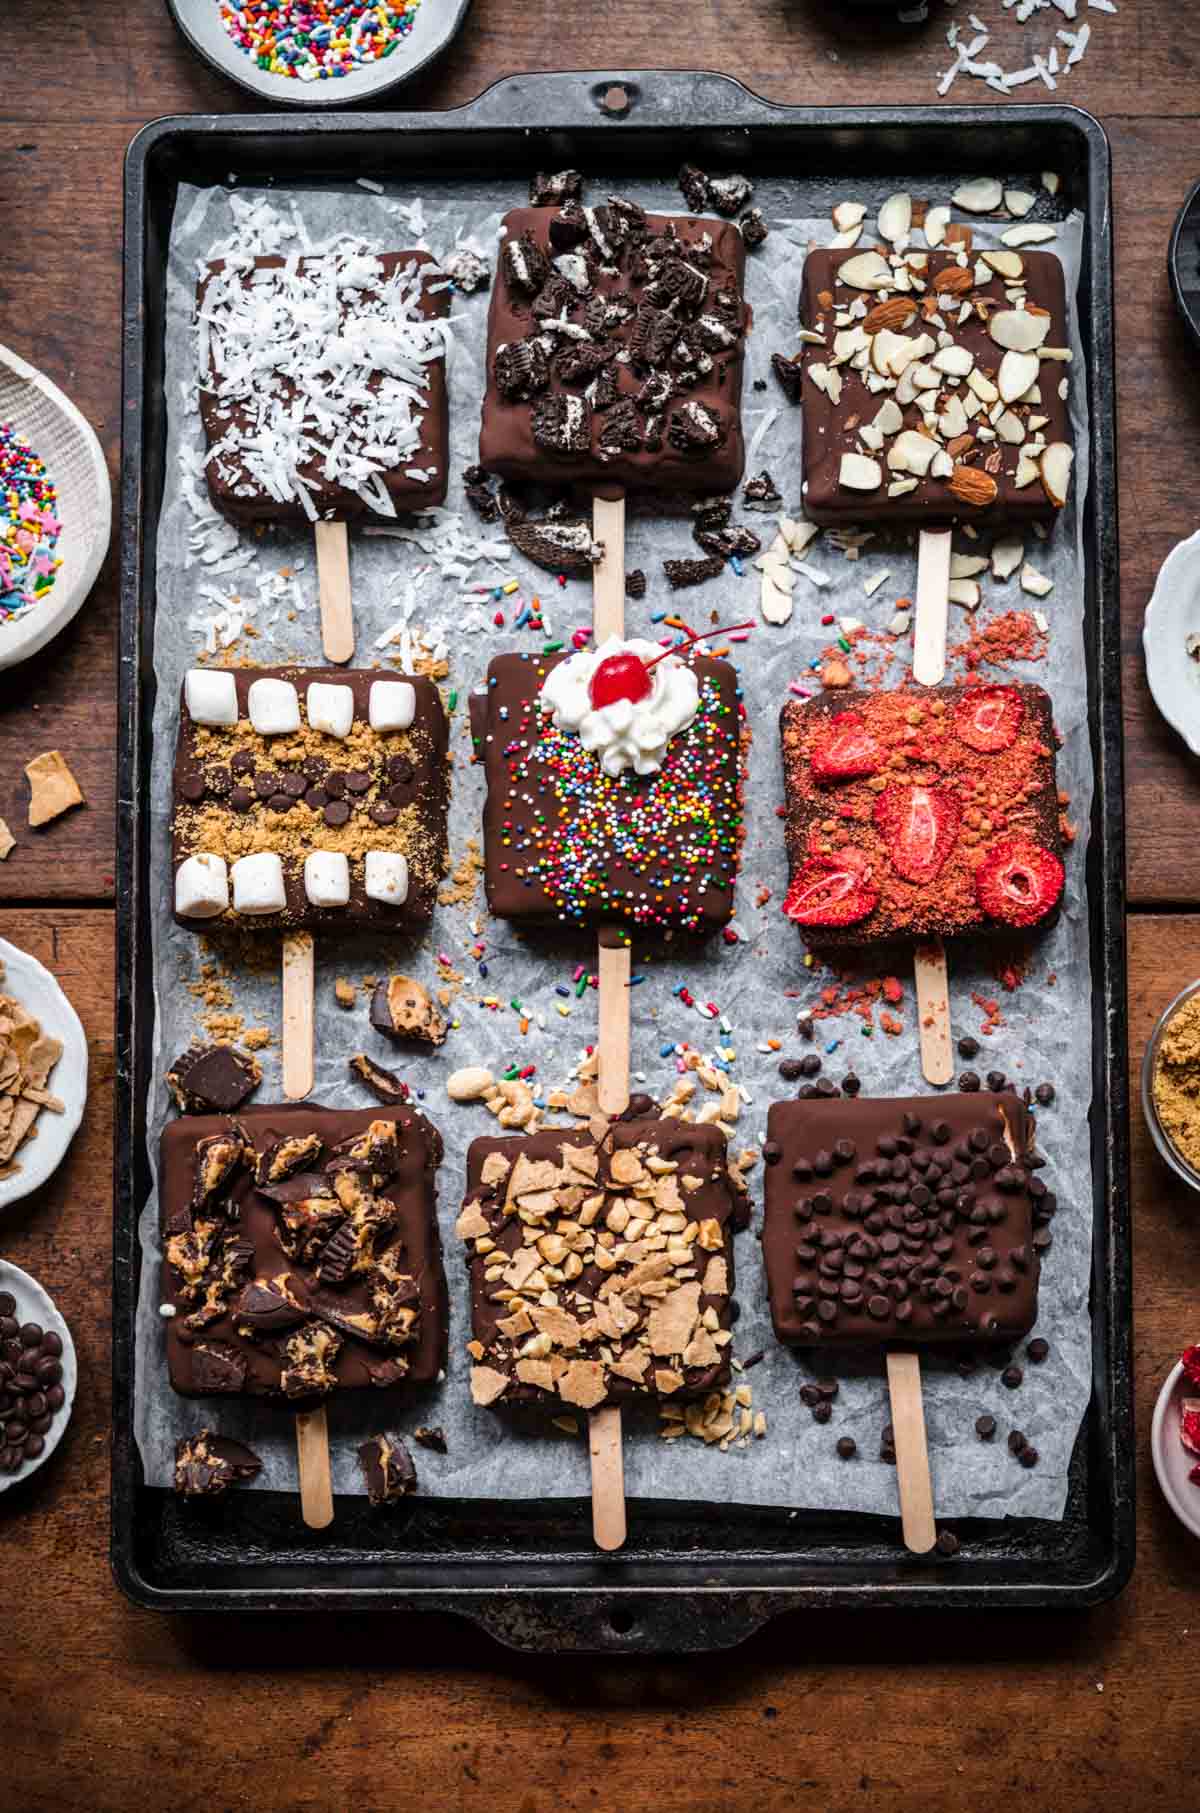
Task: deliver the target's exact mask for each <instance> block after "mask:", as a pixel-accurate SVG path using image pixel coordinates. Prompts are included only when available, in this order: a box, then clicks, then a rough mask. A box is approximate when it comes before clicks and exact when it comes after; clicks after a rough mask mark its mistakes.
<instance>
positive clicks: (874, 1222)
mask: <svg viewBox="0 0 1200 1813" xmlns="http://www.w3.org/2000/svg"><path fill="white" fill-rule="evenodd" d="M1032 1137H1033V1121H1032V1117H1031V1116H1030V1114H1029V1111H1028V1110H1027V1109H1026V1108H1025V1106H1024V1105H1023V1103H1022V1102H1021V1101H1020V1099H1019V1097H1017V1096H1016V1095H1013V1094H1011V1093H1005V1094H1000V1095H994V1096H980V1095H942V1096H913V1097H911V1098H908V1099H900V1100H869V1099H864V1098H862V1097H859V1098H857V1099H854V1100H849V1099H830V1100H823V1099H822V1100H814V1101H794V1102H776V1103H774V1104H773V1106H772V1108H771V1110H770V1113H769V1114H768V1116H767V1141H766V1145H765V1146H764V1148H763V1157H764V1160H765V1162H766V1219H765V1222H764V1226H763V1256H764V1260H765V1263H766V1268H767V1291H768V1295H769V1297H770V1304H771V1320H772V1322H773V1323H774V1325H775V1333H776V1336H777V1337H778V1339H779V1340H780V1341H783V1342H785V1343H787V1344H789V1345H791V1346H797V1347H816V1346H841V1347H859V1346H874V1345H877V1344H878V1343H880V1342H897V1343H900V1344H902V1345H905V1346H917V1345H919V1346H943V1345H949V1344H952V1343H959V1344H962V1343H988V1342H1008V1341H1014V1340H1016V1339H1017V1338H1018V1337H1019V1336H1021V1335H1023V1334H1026V1333H1028V1331H1029V1329H1031V1328H1032V1327H1033V1324H1034V1321H1035V1319H1036V1316H1037V1296H1038V1274H1039V1270H1040V1266H1041V1252H1042V1251H1043V1250H1044V1249H1045V1248H1046V1247H1048V1246H1049V1245H1050V1235H1049V1232H1048V1230H1046V1229H1045V1228H1044V1227H1038V1228H1037V1229H1036V1231H1035V1227H1034V1203H1035V1198H1036V1199H1044V1198H1045V1197H1046V1196H1047V1191H1046V1189H1045V1187H1044V1185H1043V1184H1042V1183H1041V1180H1040V1179H1039V1178H1037V1177H1035V1176H1034V1175H1033V1174H1032V1167H1031V1164H1030V1159H1029V1154H1030V1150H1031V1146H1032Z"/></svg>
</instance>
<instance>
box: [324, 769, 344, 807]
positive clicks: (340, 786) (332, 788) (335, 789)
mask: <svg viewBox="0 0 1200 1813" xmlns="http://www.w3.org/2000/svg"><path fill="white" fill-rule="evenodd" d="M325 791H326V793H327V794H328V795H329V797H330V799H341V798H342V796H343V794H344V793H345V791H346V771H345V769H344V768H331V769H330V770H329V773H328V774H327V775H326V776H325Z"/></svg>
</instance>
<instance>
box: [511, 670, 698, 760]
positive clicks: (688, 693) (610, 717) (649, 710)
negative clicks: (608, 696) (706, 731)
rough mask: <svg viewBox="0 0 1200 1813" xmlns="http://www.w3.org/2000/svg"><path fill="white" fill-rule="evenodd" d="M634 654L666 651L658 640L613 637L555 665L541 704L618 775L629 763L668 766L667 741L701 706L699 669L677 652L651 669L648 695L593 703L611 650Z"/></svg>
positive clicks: (563, 727)
mask: <svg viewBox="0 0 1200 1813" xmlns="http://www.w3.org/2000/svg"><path fill="white" fill-rule="evenodd" d="M630 653H632V654H635V655H637V656H638V657H639V658H640V659H641V660H642V661H652V660H653V659H654V657H655V656H656V655H661V654H662V648H661V647H660V645H659V644H658V643H657V642H645V641H641V640H639V639H637V638H633V639H631V640H629V641H622V640H621V638H620V637H619V636H610V637H609V639H608V641H607V642H605V643H604V644H603V645H602V646H601V647H600V648H597V649H585V650H582V651H581V652H580V653H579V654H576V655H570V656H568V658H567V659H566V660H565V661H560V662H559V664H558V666H557V667H555V668H552V669H551V671H550V673H549V674H548V675H547V676H546V679H545V681H544V682H543V685H542V691H541V699H540V704H541V708H542V710H543V711H544V712H547V713H549V714H550V715H551V716H552V717H553V719H554V722H555V724H556V726H557V727H558V728H559V729H560V730H572V731H575V732H577V733H578V736H579V740H580V742H581V743H582V744H583V746H584V748H585V749H587V750H590V751H591V752H592V754H593V755H597V756H599V758H600V766H601V767H602V768H603V770H604V772H605V774H611V775H614V776H615V775H618V774H620V773H622V771H623V770H624V769H626V768H632V769H633V771H634V773H635V774H654V773H656V772H657V771H658V769H660V768H661V767H662V765H663V760H664V757H665V756H666V753H667V744H668V743H669V742H670V740H671V738H672V737H673V736H677V735H678V734H679V732H680V731H681V730H686V729H687V727H688V725H689V724H690V723H691V722H692V720H693V719H694V718H695V716H696V713H697V711H698V710H699V709H700V688H699V685H698V683H697V680H696V675H695V672H694V670H693V669H692V668H690V667H688V666H687V665H686V664H685V663H684V662H682V661H681V660H680V659H679V658H678V656H676V655H668V656H667V657H666V659H665V660H663V661H659V662H658V663H657V665H656V666H655V667H652V668H651V669H650V671H649V673H648V674H647V676H646V677H647V679H648V680H649V681H650V691H649V693H647V695H646V697H645V698H644V699H637V700H632V699H616V700H614V701H613V703H612V704H611V705H603V706H600V707H599V708H597V707H596V706H594V705H593V704H592V701H591V696H590V687H591V683H592V676H593V674H594V673H595V671H596V669H597V668H598V667H599V665H600V663H601V662H602V661H607V660H608V659H609V658H610V656H612V655H622V654H630Z"/></svg>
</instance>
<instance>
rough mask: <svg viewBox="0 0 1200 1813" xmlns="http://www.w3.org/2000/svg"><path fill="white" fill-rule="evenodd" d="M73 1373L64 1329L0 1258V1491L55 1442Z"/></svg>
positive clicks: (37, 1289) (30, 1282) (67, 1412)
mask: <svg viewBox="0 0 1200 1813" xmlns="http://www.w3.org/2000/svg"><path fill="white" fill-rule="evenodd" d="M75 1378H76V1368H75V1345H74V1343H73V1341H72V1340H71V1331H70V1329H69V1328H68V1327H67V1325H66V1323H65V1322H64V1321H63V1319H62V1317H61V1316H60V1315H59V1313H58V1311H57V1310H56V1309H55V1307H54V1304H53V1303H52V1302H51V1300H50V1298H49V1297H48V1296H47V1295H46V1293H45V1291H44V1290H43V1289H42V1287H41V1285H40V1284H39V1283H38V1282H37V1280H36V1278H31V1277H30V1276H29V1274H28V1272H23V1271H22V1270H21V1268H20V1267H19V1266H16V1265H11V1264H10V1263H9V1262H8V1261H7V1260H4V1259H0V1492H7V1490H8V1488H9V1487H10V1486H14V1485H17V1484H18V1483H19V1482H20V1481H21V1480H24V1479H27V1478H28V1477H29V1475H30V1474H31V1473H35V1472H36V1471H37V1469H38V1468H39V1467H40V1466H43V1465H44V1464H45V1462H46V1461H48V1460H49V1458H50V1456H51V1455H52V1454H53V1452H54V1450H55V1448H57V1446H58V1444H59V1442H60V1441H61V1440H62V1436H63V1431H64V1430H65V1429H66V1426H67V1423H68V1421H69V1420H70V1416H71V1406H72V1404H73V1402H74V1400H75Z"/></svg>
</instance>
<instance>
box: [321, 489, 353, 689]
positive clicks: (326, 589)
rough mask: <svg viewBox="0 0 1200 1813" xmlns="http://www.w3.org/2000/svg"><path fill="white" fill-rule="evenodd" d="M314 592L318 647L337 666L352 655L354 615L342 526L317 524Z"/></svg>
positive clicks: (346, 538) (346, 542) (346, 539)
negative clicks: (318, 623) (317, 597)
mask: <svg viewBox="0 0 1200 1813" xmlns="http://www.w3.org/2000/svg"><path fill="white" fill-rule="evenodd" d="M313 528H314V529H315V531H316V536H317V588H318V592H319V595H320V605H321V647H322V648H323V649H324V650H325V659H326V660H327V661H336V662H337V663H338V664H339V665H341V664H342V663H343V662H346V661H349V660H350V658H351V656H352V655H353V654H354V611H353V609H352V607H351V604H350V537H349V536H348V534H347V533H346V525H345V523H344V522H319V523H314V524H313Z"/></svg>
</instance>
